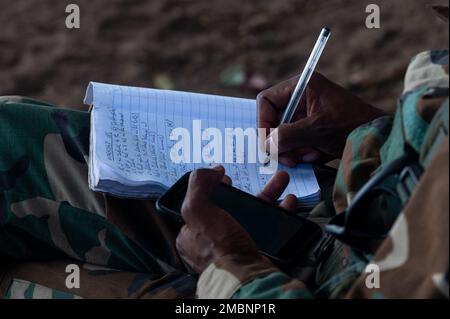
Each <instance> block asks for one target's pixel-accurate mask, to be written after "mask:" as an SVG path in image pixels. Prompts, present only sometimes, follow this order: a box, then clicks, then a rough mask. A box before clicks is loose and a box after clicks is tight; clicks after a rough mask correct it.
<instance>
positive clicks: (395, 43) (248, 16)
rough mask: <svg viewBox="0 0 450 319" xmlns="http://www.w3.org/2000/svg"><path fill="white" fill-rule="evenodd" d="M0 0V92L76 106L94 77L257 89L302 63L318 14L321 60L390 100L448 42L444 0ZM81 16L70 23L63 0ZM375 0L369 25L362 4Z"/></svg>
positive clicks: (383, 102)
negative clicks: (374, 19)
mask: <svg viewBox="0 0 450 319" xmlns="http://www.w3.org/2000/svg"><path fill="white" fill-rule="evenodd" d="M430 1H431V0H373V1H372V0H370V1H362V0H327V1H317V0H276V1H264V0H244V1H242V0H241V1H236V0H228V1H224V0H197V1H189V0H129V1H126V0H108V1H102V0H73V1H62V0H14V1H13V0H0V95H27V96H30V97H33V98H37V99H43V100H46V101H50V102H52V103H56V104H58V105H63V106H81V105H82V98H83V96H84V91H85V88H86V85H87V83H88V82H89V81H91V80H94V81H104V82H111V83H119V84H126V85H134V86H145V87H160V88H173V89H180V90H189V91H201V92H207V93H214V94H225V95H235V96H246V97H255V95H256V93H257V92H258V90H260V89H261V88H263V87H266V86H268V85H271V84H273V83H276V82H277V81H280V80H282V79H285V78H288V77H290V76H292V75H294V74H296V72H298V71H299V69H300V68H301V66H302V65H303V64H304V63H305V60H306V58H307V57H308V55H309V53H310V50H311V48H312V46H313V44H314V41H315V39H316V37H317V35H318V33H319V31H320V29H321V27H322V26H324V25H328V26H330V27H331V28H332V30H333V35H332V38H331V40H330V41H329V43H328V45H327V48H326V51H325V54H324V55H323V57H322V59H321V60H320V65H319V68H318V70H319V71H321V72H322V73H324V74H325V75H327V76H328V77H329V78H331V79H332V80H334V81H337V82H338V83H340V84H341V85H343V86H345V87H348V88H350V89H351V90H353V91H354V92H355V93H356V94H358V95H360V96H362V97H363V98H364V99H366V100H368V101H370V102H371V103H373V104H374V105H378V106H381V107H385V108H393V107H395V99H396V96H398V94H399V93H400V92H401V90H402V78H403V75H404V71H405V67H406V66H407V64H408V62H409V60H410V58H411V57H412V56H413V55H414V54H416V53H418V52H420V51H423V50H427V49H437V48H448V26H447V25H446V23H445V22H443V21H442V20H440V19H439V18H437V17H436V16H435V15H434V13H433V12H432V10H431V9H430V7H429V5H430V4H435V3H437V4H447V5H448V1H441V0H434V1H433V2H430ZM69 3H76V4H78V5H79V7H80V9H81V28H80V29H72V30H69V29H67V28H66V27H65V18H66V13H65V7H66V5H67V4H69ZM369 3H376V4H378V5H379V6H380V8H381V28H380V29H371V30H369V29H367V28H366V27H365V24H364V21H365V18H366V15H367V13H366V12H365V8H366V5H367V4H369Z"/></svg>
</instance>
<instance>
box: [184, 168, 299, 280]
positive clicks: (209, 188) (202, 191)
mask: <svg viewBox="0 0 450 319" xmlns="http://www.w3.org/2000/svg"><path fill="white" fill-rule="evenodd" d="M221 181H224V182H226V183H230V182H231V180H230V179H229V178H228V177H227V176H226V175H225V171H224V168H223V167H222V166H217V167H215V168H213V169H198V170H195V171H194V172H192V173H191V176H190V178H189V186H188V190H187V193H186V197H185V199H184V202H183V206H182V208H181V214H182V216H183V219H184V221H185V223H186V224H185V225H184V226H183V227H182V229H181V231H180V233H179V234H178V237H177V240H176V246H177V249H178V252H179V253H180V256H181V257H182V258H183V259H184V261H185V262H186V263H187V264H189V265H190V266H191V267H192V269H193V270H194V271H196V272H197V273H201V272H202V271H203V270H204V269H205V268H206V267H207V266H208V265H209V264H210V263H212V262H214V261H215V260H217V259H219V258H220V257H222V256H225V255H243V256H247V257H253V258H255V259H257V260H258V259H259V260H261V261H263V260H265V258H264V257H263V256H262V255H261V254H260V253H259V251H258V249H257V247H256V244H255V243H254V241H253V240H252V238H250V236H249V235H248V233H247V232H246V231H245V230H244V229H243V228H242V227H241V225H239V224H238V223H237V221H235V220H234V219H233V218H232V217H231V216H230V215H229V214H228V213H227V212H226V211H225V210H223V209H220V208H219V207H217V206H215V205H214V204H213V203H212V202H211V199H210V197H211V194H212V192H213V191H214V189H215V188H216V187H217V186H218V185H219V183H220V182H221ZM288 184H289V175H288V174H287V173H285V172H278V173H277V174H276V175H275V176H274V177H273V178H272V179H271V180H270V181H269V183H268V184H267V186H266V187H265V188H264V190H263V191H262V192H261V194H260V195H259V197H260V198H262V199H264V200H266V201H268V202H275V201H276V200H277V199H278V197H279V196H280V195H281V194H282V193H283V191H284V189H285V188H286V186H287V185H288ZM296 205H297V200H296V197H295V196H293V195H289V196H287V197H286V198H285V199H284V200H283V201H282V203H281V204H280V206H282V207H283V208H285V209H287V210H289V211H292V212H294V211H295V209H296Z"/></svg>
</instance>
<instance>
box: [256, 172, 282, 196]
mask: <svg viewBox="0 0 450 319" xmlns="http://www.w3.org/2000/svg"><path fill="white" fill-rule="evenodd" d="M288 184H289V174H288V173H286V172H284V171H278V172H276V173H275V175H273V176H272V178H271V179H270V180H269V181H268V182H267V185H266V186H265V187H264V189H263V190H262V191H261V193H259V194H258V195H257V196H258V197H259V198H261V199H263V200H265V201H267V202H269V203H275V202H276V201H277V200H278V198H279V197H280V196H281V194H283V192H284V189H285V188H286V187H287V186H288Z"/></svg>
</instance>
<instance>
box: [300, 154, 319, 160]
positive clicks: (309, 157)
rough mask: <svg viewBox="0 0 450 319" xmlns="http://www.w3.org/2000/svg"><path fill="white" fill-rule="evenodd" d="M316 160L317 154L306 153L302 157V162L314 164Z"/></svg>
mask: <svg viewBox="0 0 450 319" xmlns="http://www.w3.org/2000/svg"><path fill="white" fill-rule="evenodd" d="M317 159H318V156H317V153H308V154H305V155H303V157H302V160H303V162H314V161H316V160H317Z"/></svg>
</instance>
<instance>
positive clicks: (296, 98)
mask: <svg viewBox="0 0 450 319" xmlns="http://www.w3.org/2000/svg"><path fill="white" fill-rule="evenodd" d="M330 35H331V30H330V29H329V28H327V27H325V28H323V29H322V31H320V34H319V37H318V38H317V41H316V44H315V45H314V48H313V49H312V52H311V55H310V56H309V58H308V61H307V62H306V64H305V68H304V69H303V72H302V74H301V75H300V78H299V79H298V82H297V85H296V86H295V89H294V91H293V92H292V95H291V98H290V99H289V102H288V105H287V106H286V109H285V110H284V113H283V116H282V117H281V120H280V124H279V125H278V126H280V125H281V124H285V123H290V122H291V120H292V117H293V116H294V113H295V111H296V109H297V106H298V104H299V102H300V99H301V98H302V96H303V94H304V92H305V89H306V87H307V86H308V82H309V79H310V78H311V75H312V74H313V72H314V69H315V68H316V65H317V62H318V61H319V58H320V56H321V55H322V52H323V49H324V48H325V44H326V43H327V41H328V38H329V37H330ZM267 155H268V157H269V156H270V154H269V152H267ZM269 160H270V159H269V158H267V159H266V162H265V164H268V161H269Z"/></svg>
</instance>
